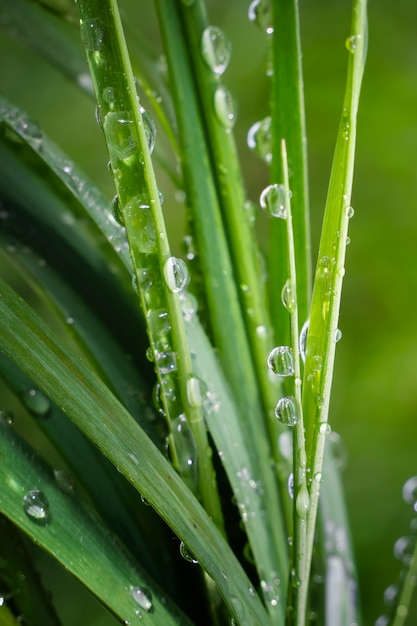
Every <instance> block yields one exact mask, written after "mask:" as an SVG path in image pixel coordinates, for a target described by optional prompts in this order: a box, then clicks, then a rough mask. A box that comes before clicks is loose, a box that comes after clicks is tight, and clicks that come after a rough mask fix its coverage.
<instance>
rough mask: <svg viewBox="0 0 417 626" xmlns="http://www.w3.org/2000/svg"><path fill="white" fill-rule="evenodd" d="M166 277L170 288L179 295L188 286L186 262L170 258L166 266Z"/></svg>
mask: <svg viewBox="0 0 417 626" xmlns="http://www.w3.org/2000/svg"><path fill="white" fill-rule="evenodd" d="M164 276H165V280H166V283H167V285H168V288H169V289H170V290H171V291H173V292H174V293H179V292H180V291H182V290H183V289H184V288H185V287H186V286H187V284H188V281H189V275H188V270H187V266H186V264H185V262H184V261H183V260H182V259H177V258H176V257H174V256H172V257H170V258H169V259H168V260H167V261H166V263H165V265H164Z"/></svg>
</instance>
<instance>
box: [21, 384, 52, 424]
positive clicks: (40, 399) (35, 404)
mask: <svg viewBox="0 0 417 626" xmlns="http://www.w3.org/2000/svg"><path fill="white" fill-rule="evenodd" d="M21 398H22V402H23V404H24V405H25V408H26V409H27V410H28V411H29V412H30V413H32V415H34V416H35V417H47V416H48V414H49V412H50V411H51V402H50V400H49V398H48V397H47V396H45V394H44V393H42V391H40V390H39V389H36V388H34V387H32V388H30V389H26V390H25V391H24V392H23V393H22V395H21Z"/></svg>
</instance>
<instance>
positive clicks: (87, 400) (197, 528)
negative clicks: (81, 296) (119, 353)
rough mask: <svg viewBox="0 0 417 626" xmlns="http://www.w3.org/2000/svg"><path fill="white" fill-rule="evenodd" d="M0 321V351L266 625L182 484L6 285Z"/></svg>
mask: <svg viewBox="0 0 417 626" xmlns="http://www.w3.org/2000/svg"><path fill="white" fill-rule="evenodd" d="M0 320H1V329H2V332H1V335H0V349H2V351H3V352H4V353H5V354H6V355H7V356H8V357H9V358H12V359H13V361H14V362H15V363H16V364H17V365H18V366H19V367H20V368H21V369H22V370H23V371H24V372H25V374H26V375H27V376H29V377H30V378H32V379H33V380H34V382H35V384H36V385H37V386H38V387H39V388H40V389H41V390H42V391H43V392H44V393H46V395H48V397H50V399H51V400H52V401H53V402H55V403H56V404H57V405H58V406H59V407H60V408H62V410H63V411H64V412H65V413H66V414H68V416H69V417H70V418H71V420H72V421H73V422H74V423H75V424H76V425H77V427H78V428H79V429H80V430H81V431H82V432H83V433H84V434H85V435H86V436H87V437H88V438H89V439H90V440H91V441H93V442H94V443H95V445H96V446H97V447H98V448H99V449H100V450H101V451H102V453H103V454H104V455H105V456H107V458H109V460H110V461H111V462H112V463H113V464H114V465H115V466H116V467H117V468H118V469H119V471H120V472H121V473H122V474H123V475H124V476H125V477H126V478H127V479H128V480H129V482H131V483H132V485H133V486H134V487H135V488H136V489H137V490H138V491H139V492H140V493H141V494H142V495H143V496H144V497H145V498H146V499H147V500H148V501H149V502H150V504H151V505H152V506H153V507H154V508H155V509H156V511H157V512H158V513H159V515H160V516H161V517H162V518H163V519H164V520H165V521H166V522H167V524H168V525H169V526H170V527H171V528H172V530H173V531H174V532H175V533H176V534H177V535H178V536H179V537H180V539H181V540H182V541H184V543H185V544H186V545H187V546H188V547H189V549H190V551H191V552H192V553H193V554H194V555H195V557H196V558H197V559H198V560H199V562H200V563H201V565H202V567H203V568H204V569H205V570H206V571H207V573H208V574H209V575H210V576H211V577H212V578H213V580H214V581H215V583H216V585H217V587H218V589H219V592H220V594H221V596H222V597H223V599H224V601H225V603H226V605H227V606H228V608H229V610H230V611H231V613H232V614H233V615H234V616H235V618H236V619H237V621H238V622H243V623H245V622H246V623H251V624H254V625H258V624H259V626H265V625H266V624H268V623H269V619H268V615H267V613H266V611H265V609H264V607H263V606H262V603H261V602H260V600H259V598H258V596H257V594H251V593H250V592H249V591H248V590H249V587H250V586H251V585H250V581H249V580H248V578H247V577H246V575H245V574H244V572H243V570H242V568H241V566H240V564H239V563H238V561H237V559H236V557H235V556H234V554H233V553H232V551H231V550H230V548H229V546H228V544H227V542H226V541H225V540H224V539H223V538H222V536H221V534H220V533H219V531H218V530H217V529H216V527H215V525H214V524H213V522H212V521H211V520H210V518H209V516H208V515H207V513H205V511H204V510H203V509H202V508H201V506H200V505H199V503H198V501H197V500H196V499H195V497H194V496H193V495H192V493H191V492H190V491H189V489H187V487H186V486H185V485H184V483H183V481H182V480H181V478H180V477H179V476H178V475H177V474H176V473H175V471H174V470H173V469H172V467H171V466H170V464H169V463H168V462H167V461H166V460H165V459H164V458H163V456H162V455H161V453H160V452H159V451H158V450H157V449H156V448H155V446H154V445H153V444H152V442H151V441H150V440H149V438H148V437H147V436H146V435H145V433H144V432H143V431H142V429H141V428H140V427H139V426H138V425H137V424H136V423H135V422H134V420H133V419H132V418H131V417H130V415H129V414H128V413H127V411H126V410H125V409H124V407H123V406H122V405H121V404H120V403H119V402H118V401H117V399H116V398H115V397H114V396H113V395H112V394H111V393H110V392H109V390H108V389H107V387H106V386H105V385H104V384H103V383H102V382H101V381H100V380H99V379H98V378H97V377H96V376H95V375H94V374H93V373H92V372H91V371H90V370H89V369H88V368H86V367H85V366H84V364H83V363H82V362H80V361H79V360H78V359H76V358H74V357H72V356H71V355H70V353H69V352H68V350H67V349H66V348H64V347H63V346H62V345H60V342H59V340H58V339H57V338H56V337H55V336H54V334H53V333H52V332H51V331H50V329H48V328H47V327H46V326H45V325H44V324H43V323H42V322H41V321H40V320H39V318H38V317H37V316H36V315H35V314H34V313H33V312H32V311H31V310H30V309H29V307H28V306H27V305H26V304H25V303H24V302H23V301H22V300H21V299H20V298H18V297H17V296H16V295H15V294H14V292H13V291H12V290H11V289H10V288H9V287H7V285H6V284H4V283H0Z"/></svg>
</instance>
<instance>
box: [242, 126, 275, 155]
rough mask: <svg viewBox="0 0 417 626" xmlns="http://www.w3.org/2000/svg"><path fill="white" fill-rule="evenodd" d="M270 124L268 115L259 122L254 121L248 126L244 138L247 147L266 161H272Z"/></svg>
mask: <svg viewBox="0 0 417 626" xmlns="http://www.w3.org/2000/svg"><path fill="white" fill-rule="evenodd" d="M271 125H272V118H271V117H269V116H268V117H266V118H265V119H263V120H260V121H259V122H255V124H252V126H251V127H250V128H249V131H248V135H247V139H246V141H247V144H248V148H249V149H250V150H253V151H254V152H255V153H256V154H257V155H258V156H259V157H260V158H261V159H263V161H265V162H266V163H270V162H271V161H272V131H271Z"/></svg>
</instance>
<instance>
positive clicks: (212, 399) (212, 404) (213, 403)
mask: <svg viewBox="0 0 417 626" xmlns="http://www.w3.org/2000/svg"><path fill="white" fill-rule="evenodd" d="M220 406H221V404H220V400H219V399H218V397H217V395H216V394H215V393H214V391H208V392H207V394H206V397H205V400H204V402H203V408H204V410H205V411H206V412H207V413H216V412H217V411H218V410H219V409H220Z"/></svg>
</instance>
